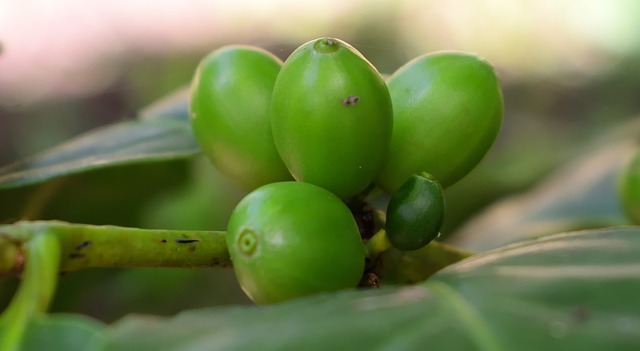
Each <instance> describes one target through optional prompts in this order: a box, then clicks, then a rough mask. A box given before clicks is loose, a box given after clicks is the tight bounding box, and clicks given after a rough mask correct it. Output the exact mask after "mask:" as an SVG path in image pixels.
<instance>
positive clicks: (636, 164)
mask: <svg viewBox="0 0 640 351" xmlns="http://www.w3.org/2000/svg"><path fill="white" fill-rule="evenodd" d="M620 198H621V200H622V207H623V209H624V211H625V213H626V214H627V216H628V217H629V219H631V221H632V222H633V223H635V224H640V152H638V153H637V154H636V155H635V157H634V158H633V159H632V160H631V162H629V164H628V165H627V166H626V167H625V168H624V169H623V171H622V176H621V179H620Z"/></svg>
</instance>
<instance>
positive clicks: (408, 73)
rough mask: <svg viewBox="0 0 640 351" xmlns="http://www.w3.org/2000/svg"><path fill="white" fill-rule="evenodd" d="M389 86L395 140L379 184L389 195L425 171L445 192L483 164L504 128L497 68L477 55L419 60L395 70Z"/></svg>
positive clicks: (444, 55) (437, 55) (442, 55)
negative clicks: (487, 153)
mask: <svg viewBox="0 0 640 351" xmlns="http://www.w3.org/2000/svg"><path fill="white" fill-rule="evenodd" d="M387 85H388V87H389V92H390V93H391V100H392V101H393V113H394V121H393V136H392V138H391V145H390V147H389V155H388V157H387V160H386V163H385V165H384V168H383V169H382V171H381V172H380V174H379V175H378V177H377V179H376V183H377V184H378V185H379V186H381V187H382V188H383V189H385V190H386V191H387V192H389V193H394V192H395V191H396V190H397V189H398V188H399V187H400V186H401V185H402V184H403V183H404V182H405V181H406V180H407V179H408V178H409V177H410V176H411V175H412V174H415V173H417V172H422V171H426V172H428V173H430V174H432V175H433V176H434V177H436V178H437V179H438V180H439V181H440V183H441V184H442V186H443V187H444V188H446V187H448V186H450V185H452V184H454V183H455V182H457V181H458V180H459V179H461V178H462V177H464V176H465V175H466V174H467V173H469V172H470V171H471V170H472V169H473V168H474V167H475V166H476V165H477V164H478V162H480V160H481V159H482V158H483V157H484V155H485V153H486V152H487V151H488V150H489V148H490V147H491V145H492V144H493V142H494V140H495V138H496V136H497V134H498V131H499V130H500V125H501V124H502V114H503V101H502V92H501V90H500V85H499V82H498V79H497V77H496V74H495V72H494V69H493V67H492V66H491V65H490V64H489V63H488V62H487V61H485V60H483V59H481V58H479V57H477V56H474V55H470V54H464V53H454V52H443V53H435V54H431V55H426V56H421V57H418V58H416V59H414V60H412V61H410V62H409V63H407V64H406V65H404V66H403V67H401V68H400V69H399V70H398V71H397V72H395V73H394V74H393V75H392V76H391V78H390V79H389V81H388V82H387Z"/></svg>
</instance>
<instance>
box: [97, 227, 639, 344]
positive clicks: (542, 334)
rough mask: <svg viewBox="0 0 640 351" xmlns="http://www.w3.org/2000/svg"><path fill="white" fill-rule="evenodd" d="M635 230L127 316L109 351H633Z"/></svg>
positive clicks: (112, 333)
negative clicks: (340, 288)
mask: <svg viewBox="0 0 640 351" xmlns="http://www.w3.org/2000/svg"><path fill="white" fill-rule="evenodd" d="M638 250H640V228H639V227H626V228H625V227H622V228H615V229H603V230H592V231H583V232H575V233H569V234H560V235H554V236H549V237H546V238H544V239H539V240H535V241H531V242H527V243H522V244H517V245H513V246H510V247H505V248H501V249H498V250H495V251H491V252H487V253H484V254H479V255H476V256H473V257H471V258H468V259H466V260H463V261H460V262H459V263H457V264H454V265H451V266H449V267H448V268H446V269H444V270H443V271H441V272H439V273H437V274H436V275H434V276H433V277H432V278H431V279H429V280H427V281H426V282H424V283H422V284H420V285H415V286H409V287H403V288H383V289H374V290H367V291H346V292H341V293H337V294H324V295H319V296H315V297H311V298H306V299H300V300H295V301H292V302H288V303H283V304H280V305H274V306H268V307H226V308H212V309H203V310H195V311H189V312H184V313H181V314H179V315H177V316H175V317H173V318H168V319H165V318H158V317H143V316H129V317H127V318H125V319H123V320H121V321H119V322H117V323H116V324H114V325H112V326H111V327H109V328H108V329H107V339H108V342H107V347H106V350H120V351H125V350H136V351H142V350H333V349H335V350H381V349H388V350H424V349H433V350H545V351H553V350H637V349H638V348H640V302H638V299H637V296H638V294H640V259H639V258H638V255H637V252H638Z"/></svg>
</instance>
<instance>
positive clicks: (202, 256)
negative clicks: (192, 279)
mask: <svg viewBox="0 0 640 351" xmlns="http://www.w3.org/2000/svg"><path fill="white" fill-rule="evenodd" d="M45 232H46V233H49V234H51V235H53V236H55V237H56V238H57V239H58V242H59V243H60V247H61V252H60V271H62V272H69V271H75V270H79V269H84V268H95V267H100V268H127V267H129V268H130V267H176V268H197V267H228V266H230V265H231V260H230V258H229V253H228V252H227V245H226V239H225V233H224V232H214V231H178V230H154V229H138V228H125V227H117V226H95V225H83V224H70V223H65V222H59V221H36V222H18V223H15V224H13V225H3V226H0V238H4V240H0V255H2V253H3V252H5V251H6V253H7V254H10V253H11V249H9V248H7V246H8V245H15V246H18V247H20V245H22V244H24V243H27V242H29V241H30V240H31V239H32V238H34V237H36V236H37V235H39V234H40V233H45ZM2 256H5V257H6V255H2ZM18 256H19V255H18ZM4 261H6V259H3V258H2V257H0V275H1V274H2V273H5V274H11V273H12V272H14V271H20V270H21V267H20V262H16V263H15V264H14V265H13V266H12V267H10V269H8V267H7V266H8V265H7V264H6V263H4Z"/></svg>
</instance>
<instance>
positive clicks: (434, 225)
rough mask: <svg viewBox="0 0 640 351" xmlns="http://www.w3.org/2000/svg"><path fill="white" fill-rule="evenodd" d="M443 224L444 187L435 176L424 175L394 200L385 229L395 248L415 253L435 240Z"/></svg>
mask: <svg viewBox="0 0 640 351" xmlns="http://www.w3.org/2000/svg"><path fill="white" fill-rule="evenodd" d="M443 221H444V196H443V194H442V187H441V186H440V183H439V182H438V181H437V180H436V179H435V178H433V177H432V176H431V175H429V174H427V173H420V174H416V175H413V176H411V177H409V179H408V180H407V181H406V182H405V183H404V184H403V185H402V186H401V187H400V189H398V191H397V192H396V193H395V194H393V196H392V197H391V201H389V205H388V206H387V223H386V227H385V229H386V231H387V238H388V239H389V242H391V244H392V245H393V246H394V247H396V248H398V249H400V250H404V251H411V250H417V249H420V248H422V247H423V246H425V245H427V244H428V243H430V242H431V240H433V239H435V238H436V237H437V236H438V234H439V233H440V228H441V227H442V222H443Z"/></svg>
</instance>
